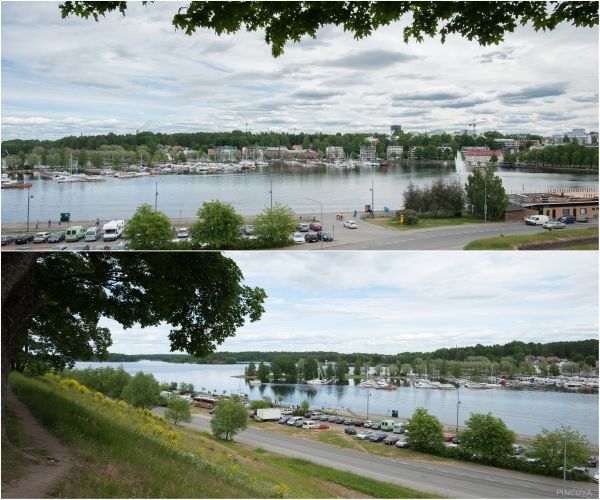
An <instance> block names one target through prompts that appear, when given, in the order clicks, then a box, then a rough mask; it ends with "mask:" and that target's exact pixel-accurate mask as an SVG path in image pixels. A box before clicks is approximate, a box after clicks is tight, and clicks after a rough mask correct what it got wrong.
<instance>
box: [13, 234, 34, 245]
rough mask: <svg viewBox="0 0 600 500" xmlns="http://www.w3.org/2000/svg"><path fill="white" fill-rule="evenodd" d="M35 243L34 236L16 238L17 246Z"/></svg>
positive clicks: (23, 235) (24, 235)
mask: <svg viewBox="0 0 600 500" xmlns="http://www.w3.org/2000/svg"><path fill="white" fill-rule="evenodd" d="M32 241H33V234H20V235H19V236H17V237H16V238H15V244H16V245H21V244H23V243H30V242H32Z"/></svg>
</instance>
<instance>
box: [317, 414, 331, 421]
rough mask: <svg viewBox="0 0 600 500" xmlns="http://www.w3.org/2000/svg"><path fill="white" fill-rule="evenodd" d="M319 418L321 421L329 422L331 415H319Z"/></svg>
mask: <svg viewBox="0 0 600 500" xmlns="http://www.w3.org/2000/svg"><path fill="white" fill-rule="evenodd" d="M319 420H320V421H321V422H327V421H328V420H329V415H321V416H320V417H319Z"/></svg>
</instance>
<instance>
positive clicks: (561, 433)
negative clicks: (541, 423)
mask: <svg viewBox="0 0 600 500" xmlns="http://www.w3.org/2000/svg"><path fill="white" fill-rule="evenodd" d="M565 434H566V439H567V443H566V445H567V469H571V468H573V467H576V466H582V465H585V463H586V462H587V460H588V459H589V458H590V452H589V450H588V447H589V444H590V443H589V441H588V439H587V437H585V436H582V435H581V434H580V433H579V431H574V430H571V427H570V426H566V427H565V428H564V430H563V429H562V428H559V429H556V430H554V431H549V430H548V429H544V428H542V432H541V433H540V434H536V436H535V439H534V441H533V444H532V445H531V447H532V448H533V451H530V452H529V453H528V456H531V457H532V458H537V459H539V461H540V463H541V464H542V465H543V466H545V467H547V468H549V469H550V470H557V469H558V468H559V467H562V466H563V463H564V450H565Z"/></svg>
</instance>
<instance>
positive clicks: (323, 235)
mask: <svg viewBox="0 0 600 500" xmlns="http://www.w3.org/2000/svg"><path fill="white" fill-rule="evenodd" d="M321 238H322V239H323V241H333V236H331V234H329V233H328V232H327V231H319V232H318V233H317V239H318V240H319V241H320V240H321Z"/></svg>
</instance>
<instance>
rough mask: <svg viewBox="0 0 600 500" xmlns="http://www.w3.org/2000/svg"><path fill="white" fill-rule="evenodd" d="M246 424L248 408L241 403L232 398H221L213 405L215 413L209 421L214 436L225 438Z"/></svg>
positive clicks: (237, 431) (242, 428)
mask: <svg viewBox="0 0 600 500" xmlns="http://www.w3.org/2000/svg"><path fill="white" fill-rule="evenodd" d="M247 425H248V410H246V408H244V406H243V405H242V403H240V402H239V401H237V400H236V399H235V398H234V399H221V400H219V401H217V404H216V406H215V414H214V416H213V418H212V419H211V421H210V428H211V430H212V433H213V434H214V435H215V437H217V438H219V439H225V441H227V440H228V439H229V436H231V439H232V440H233V436H235V435H236V434H239V433H240V432H242V431H243V430H244V429H245V428H246V426H247Z"/></svg>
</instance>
